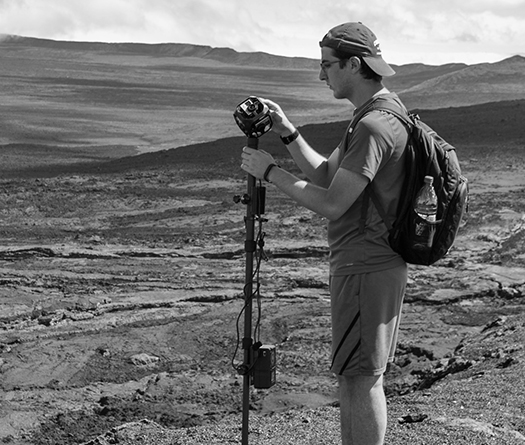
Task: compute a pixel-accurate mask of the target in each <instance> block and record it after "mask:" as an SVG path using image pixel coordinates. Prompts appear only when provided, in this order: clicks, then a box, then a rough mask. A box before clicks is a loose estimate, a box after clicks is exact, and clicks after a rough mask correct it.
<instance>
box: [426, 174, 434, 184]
mask: <svg viewBox="0 0 525 445" xmlns="http://www.w3.org/2000/svg"><path fill="white" fill-rule="evenodd" d="M425 182H426V183H427V184H432V183H433V182H434V177H433V176H425Z"/></svg>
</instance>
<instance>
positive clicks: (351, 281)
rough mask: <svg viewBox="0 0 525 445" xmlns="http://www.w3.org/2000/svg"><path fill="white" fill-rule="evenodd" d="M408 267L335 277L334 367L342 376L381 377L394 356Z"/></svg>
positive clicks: (332, 293)
mask: <svg viewBox="0 0 525 445" xmlns="http://www.w3.org/2000/svg"><path fill="white" fill-rule="evenodd" d="M405 285H406V266H402V267H396V268H393V269H388V270H384V271H381V272H374V273H366V274H359V275H351V276H345V277H338V276H336V277H331V279H330V292H331V298H332V366H331V369H332V371H333V372H334V373H335V374H338V375H371V376H373V375H380V374H382V373H383V372H384V371H385V370H386V366H387V363H388V361H390V360H391V359H392V357H393V351H394V350H395V343H396V340H397V330H398V326H399V319H400V312H401V306H402V302H403V296H404V291H405Z"/></svg>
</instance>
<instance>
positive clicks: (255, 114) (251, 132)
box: [233, 96, 273, 138]
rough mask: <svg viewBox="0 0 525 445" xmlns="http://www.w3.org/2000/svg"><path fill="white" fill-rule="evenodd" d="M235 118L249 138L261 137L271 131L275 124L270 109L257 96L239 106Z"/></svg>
mask: <svg viewBox="0 0 525 445" xmlns="http://www.w3.org/2000/svg"><path fill="white" fill-rule="evenodd" d="M233 117H234V118H235V122H236V123H237V125H238V126H239V128H240V129H241V130H242V131H243V133H244V134H245V135H246V136H248V137H249V138H259V137H261V136H262V135H263V134H265V133H267V132H268V131H270V130H271V128H272V124H273V123H272V118H271V117H270V110H269V108H268V107H267V106H266V105H265V104H263V103H262V102H261V101H260V100H259V98H257V97H255V96H250V97H248V98H247V99H245V100H244V101H242V102H241V103H240V104H239V105H237V108H235V112H234V113H233Z"/></svg>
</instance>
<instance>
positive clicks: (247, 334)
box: [242, 138, 259, 445]
mask: <svg viewBox="0 0 525 445" xmlns="http://www.w3.org/2000/svg"><path fill="white" fill-rule="evenodd" d="M258 143H259V140H258V139H257V138H248V147H250V148H255V149H257V147H258V145H259V144H258ZM254 192H255V178H254V177H253V176H252V175H248V184H247V195H248V196H249V197H250V199H249V202H248V203H247V211H246V241H245V251H246V275H245V286H244V300H245V312H244V339H243V349H244V363H243V365H244V369H245V370H249V371H248V372H246V373H245V375H244V377H243V399H242V445H248V424H249V416H250V385H251V377H252V371H251V368H252V359H253V354H252V346H253V337H252V297H253V259H254V253H255V249H256V244H255V213H256V209H254V208H253V205H254V201H255V200H254V199H253V196H254Z"/></svg>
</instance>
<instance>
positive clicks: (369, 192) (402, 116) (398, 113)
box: [350, 98, 414, 233]
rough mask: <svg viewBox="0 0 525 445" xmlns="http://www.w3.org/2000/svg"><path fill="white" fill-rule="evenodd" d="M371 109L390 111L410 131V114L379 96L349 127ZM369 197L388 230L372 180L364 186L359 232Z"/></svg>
mask: <svg viewBox="0 0 525 445" xmlns="http://www.w3.org/2000/svg"><path fill="white" fill-rule="evenodd" d="M371 111H385V112H386V113H390V114H392V115H393V116H395V117H397V118H398V119H399V120H400V121H401V122H402V123H403V124H404V125H405V127H406V128H407V131H408V132H410V131H411V129H412V127H413V125H414V123H413V122H412V121H411V118H410V116H409V115H408V114H407V113H406V112H405V111H404V110H403V109H402V108H401V107H400V106H398V105H396V104H394V103H392V102H390V101H388V100H384V99H381V98H378V99H376V100H375V101H374V102H372V104H371V105H370V106H369V107H367V108H366V109H365V110H363V111H362V112H361V113H360V114H359V115H357V116H356V117H355V118H354V119H353V120H352V123H351V125H350V128H351V129H352V130H353V128H354V127H355V126H356V125H357V123H358V122H359V120H361V118H362V117H364V116H365V114H367V113H369V112H371ZM370 199H372V203H373V204H374V207H375V208H376V210H377V212H378V213H379V216H380V217H381V219H382V220H383V222H384V224H385V225H386V227H387V229H388V231H389V232H390V231H391V230H392V229H393V225H392V223H391V222H390V221H389V219H388V216H387V214H386V211H385V209H384V208H383V206H382V205H381V202H380V201H379V197H378V195H377V192H376V191H375V187H374V181H373V180H372V181H371V182H370V183H369V184H368V185H367V186H366V187H365V190H364V192H363V203H362V207H361V218H360V221H359V233H364V232H365V229H366V217H367V214H368V204H369V202H370Z"/></svg>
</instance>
